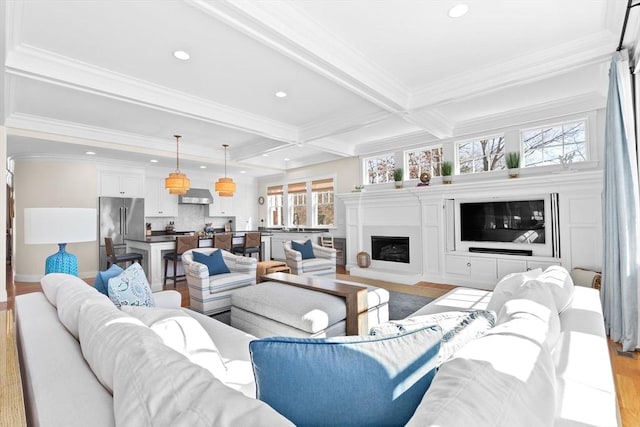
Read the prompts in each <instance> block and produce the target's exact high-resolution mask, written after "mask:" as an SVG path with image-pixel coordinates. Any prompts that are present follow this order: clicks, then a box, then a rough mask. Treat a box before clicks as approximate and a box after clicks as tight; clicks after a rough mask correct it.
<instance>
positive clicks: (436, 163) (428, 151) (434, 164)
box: [405, 146, 442, 179]
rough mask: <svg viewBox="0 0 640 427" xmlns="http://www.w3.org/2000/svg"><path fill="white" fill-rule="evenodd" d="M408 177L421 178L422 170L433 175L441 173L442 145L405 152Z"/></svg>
mask: <svg viewBox="0 0 640 427" xmlns="http://www.w3.org/2000/svg"><path fill="white" fill-rule="evenodd" d="M405 158H406V163H407V174H408V179H419V178H420V174H421V173H422V172H428V173H430V174H431V176H438V175H440V163H441V162H442V147H435V146H431V147H425V148H419V149H417V150H415V151H407V152H406V153H405Z"/></svg>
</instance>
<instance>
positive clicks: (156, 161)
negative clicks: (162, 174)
mask: <svg viewBox="0 0 640 427" xmlns="http://www.w3.org/2000/svg"><path fill="white" fill-rule="evenodd" d="M149 161H150V162H151V163H158V160H156V159H151V160H149Z"/></svg>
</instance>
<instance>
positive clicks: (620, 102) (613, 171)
mask: <svg viewBox="0 0 640 427" xmlns="http://www.w3.org/2000/svg"><path fill="white" fill-rule="evenodd" d="M632 95H633V92H632V86H631V75H630V71H629V59H628V55H627V52H626V51H621V52H616V53H615V54H614V55H613V58H612V59H611V68H610V70H609V95H608V99H607V113H606V122H605V146H604V261H603V278H602V288H601V299H602V306H603V311H604V317H605V327H606V329H607V333H608V334H609V337H610V338H611V339H612V340H613V341H615V342H619V343H621V344H622V349H623V350H624V351H632V350H635V348H636V346H637V344H638V266H639V260H638V255H639V252H638V248H639V245H638V243H639V242H640V240H639V236H638V228H639V225H638V223H639V218H640V208H639V202H638V199H639V189H638V163H637V158H636V138H635V125H634V119H633V99H632Z"/></svg>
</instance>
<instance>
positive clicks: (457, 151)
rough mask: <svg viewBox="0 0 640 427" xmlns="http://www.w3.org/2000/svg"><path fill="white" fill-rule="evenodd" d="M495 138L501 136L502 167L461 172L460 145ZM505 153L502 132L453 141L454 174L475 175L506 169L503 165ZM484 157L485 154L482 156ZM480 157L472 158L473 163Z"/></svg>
mask: <svg viewBox="0 0 640 427" xmlns="http://www.w3.org/2000/svg"><path fill="white" fill-rule="evenodd" d="M495 138H502V150H503V152H502V161H501V163H502V167H499V168H496V169H490V170H479V171H475V170H474V171H472V172H466V173H462V168H461V163H462V162H460V146H461V145H463V144H469V143H481V142H482V141H483V140H488V139H495ZM506 153H507V144H506V137H505V134H504V133H496V134H492V135H484V136H480V137H476V138H469V139H465V140H462V141H456V142H455V143H454V154H455V171H454V172H455V173H454V175H460V176H462V175H476V174H480V173H487V172H496V171H501V170H504V169H506V165H505V159H504V158H505V155H506ZM482 157H485V156H482ZM482 157H478V158H477V159H476V158H474V159H473V160H472V162H473V163H475V162H476V161H477V160H478V159H482Z"/></svg>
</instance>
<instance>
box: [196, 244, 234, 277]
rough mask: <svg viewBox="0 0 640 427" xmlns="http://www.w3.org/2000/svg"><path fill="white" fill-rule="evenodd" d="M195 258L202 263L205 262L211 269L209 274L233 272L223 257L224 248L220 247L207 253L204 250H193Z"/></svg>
mask: <svg viewBox="0 0 640 427" xmlns="http://www.w3.org/2000/svg"><path fill="white" fill-rule="evenodd" d="M193 260H194V261H195V262H199V263H200V264H204V265H206V266H207V268H208V269H209V276H214V275H216V274H224V273H231V271H230V270H229V267H227V264H225V262H224V258H222V250H221V249H218V250H217V251H213V252H211V254H209V255H207V254H205V253H202V252H196V251H194V252H193Z"/></svg>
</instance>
